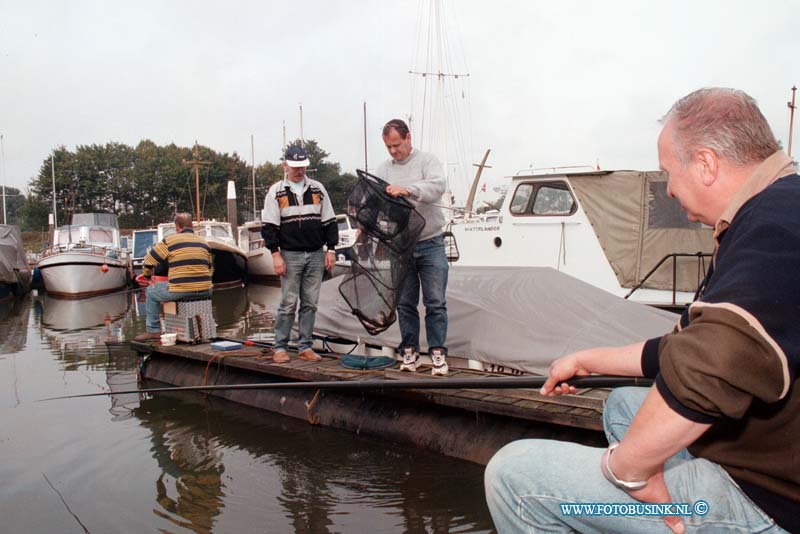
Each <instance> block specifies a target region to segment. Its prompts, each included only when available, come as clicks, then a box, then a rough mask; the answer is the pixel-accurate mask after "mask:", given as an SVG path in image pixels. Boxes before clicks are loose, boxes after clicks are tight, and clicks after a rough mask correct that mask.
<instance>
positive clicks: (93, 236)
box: [88, 228, 114, 243]
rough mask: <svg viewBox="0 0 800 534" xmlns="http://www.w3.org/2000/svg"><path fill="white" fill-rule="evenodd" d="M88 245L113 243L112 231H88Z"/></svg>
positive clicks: (96, 229) (98, 229) (102, 229)
mask: <svg viewBox="0 0 800 534" xmlns="http://www.w3.org/2000/svg"><path fill="white" fill-rule="evenodd" d="M88 241H89V243H113V242H114V231H113V230H110V229H106V228H91V229H89V239H88Z"/></svg>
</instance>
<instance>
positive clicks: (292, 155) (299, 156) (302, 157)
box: [283, 145, 309, 167]
mask: <svg viewBox="0 0 800 534" xmlns="http://www.w3.org/2000/svg"><path fill="white" fill-rule="evenodd" d="M283 161H285V162H286V164H287V165H288V166H289V167H308V164H309V161H308V154H306V151H305V149H304V148H303V147H301V146H297V145H292V146H290V147H289V148H287V149H286V153H285V154H284V156H283Z"/></svg>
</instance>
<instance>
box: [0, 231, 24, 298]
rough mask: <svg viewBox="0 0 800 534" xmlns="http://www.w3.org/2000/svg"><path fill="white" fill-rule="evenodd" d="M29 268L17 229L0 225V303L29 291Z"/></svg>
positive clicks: (20, 235)
mask: <svg viewBox="0 0 800 534" xmlns="http://www.w3.org/2000/svg"><path fill="white" fill-rule="evenodd" d="M30 286H31V268H30V267H29V266H28V260H27V258H26V256H25V248H24V247H23V245H22V234H21V233H20V231H19V228H17V227H16V226H12V225H9V224H0V301H4V300H9V299H11V298H12V297H15V296H20V295H23V294H25V293H27V291H28V290H29V289H30Z"/></svg>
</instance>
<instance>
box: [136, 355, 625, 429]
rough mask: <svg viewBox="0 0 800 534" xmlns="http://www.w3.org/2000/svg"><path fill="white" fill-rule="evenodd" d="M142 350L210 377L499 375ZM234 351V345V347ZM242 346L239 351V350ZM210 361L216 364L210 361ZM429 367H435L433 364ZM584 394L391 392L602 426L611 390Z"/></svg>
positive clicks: (395, 395)
mask: <svg viewBox="0 0 800 534" xmlns="http://www.w3.org/2000/svg"><path fill="white" fill-rule="evenodd" d="M134 348H135V349H136V350H139V351H140V352H149V351H155V352H158V353H160V354H164V355H168V356H171V357H176V358H179V359H186V360H191V361H196V362H200V363H202V364H205V365H206V366H207V370H208V380H209V382H211V381H215V380H217V379H218V377H219V376H221V375H220V374H219V373H220V372H221V370H224V369H225V368H226V367H231V368H237V369H241V370H243V371H249V372H253V373H258V374H263V375H265V379H267V377H279V378H285V379H292V380H299V381H327V380H353V381H363V380H367V381H371V380H387V379H388V380H420V379H430V380H442V381H446V380H447V379H448V378H455V377H458V378H490V377H496V376H498V375H496V374H492V373H488V372H485V371H479V370H472V369H454V370H451V372H450V374H449V375H448V377H434V376H431V374H430V372H422V371H421V372H417V373H407V372H400V371H399V370H398V369H386V370H383V371H358V370H352V369H345V368H343V367H341V365H340V363H339V360H338V358H336V357H332V356H326V355H323V360H322V361H320V362H306V361H303V360H299V359H297V357H296V355H295V354H294V353H292V354H291V357H292V360H291V361H289V362H288V363H283V364H276V363H274V362H273V361H272V360H271V359H258V356H260V355H261V354H262V353H261V351H258V350H253V352H252V353H245V354H229V355H228V354H225V353H224V352H222V351H215V350H213V349H211V347H210V345H207V344H206V345H193V346H190V345H181V344H178V345H174V346H170V347H162V346H160V345H152V346H151V345H147V344H142V343H135V344H134ZM232 352H234V351H232ZM235 352H238V351H235ZM209 362H210V364H209ZM427 368H428V369H429V367H427ZM580 393H581V394H580V395H564V396H559V397H543V396H541V395H539V393H538V392H537V391H536V390H533V389H522V388H518V389H466V390H462V389H458V390H450V389H433V390H404V391H392V392H391V393H388V392H387V393H385V395H387V397H392V398H406V399H408V398H414V399H417V400H422V401H424V402H427V403H430V404H435V405H440V406H447V407H450V408H457V409H462V410H468V411H469V412H475V413H485V414H493V415H500V416H505V417H511V418H516V419H523V420H527V421H534V422H537V421H538V422H545V423H553V424H556V425H563V426H569V427H576V428H583V429H591V430H602V417H601V414H602V408H603V403H604V400H605V398H606V397H607V396H608V393H609V391H608V390H582V391H581V392H580Z"/></svg>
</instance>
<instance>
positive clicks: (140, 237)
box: [133, 230, 158, 258]
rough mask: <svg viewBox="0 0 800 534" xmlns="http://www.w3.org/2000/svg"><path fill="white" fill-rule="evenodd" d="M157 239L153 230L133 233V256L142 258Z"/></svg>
mask: <svg viewBox="0 0 800 534" xmlns="http://www.w3.org/2000/svg"><path fill="white" fill-rule="evenodd" d="M156 239H158V235H157V234H156V231H155V230H152V231H148V232H135V233H134V234H133V257H134V258H144V257H145V256H146V255H147V252H148V251H149V250H150V249H151V248H152V247H153V245H154V244H155V242H156Z"/></svg>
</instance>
